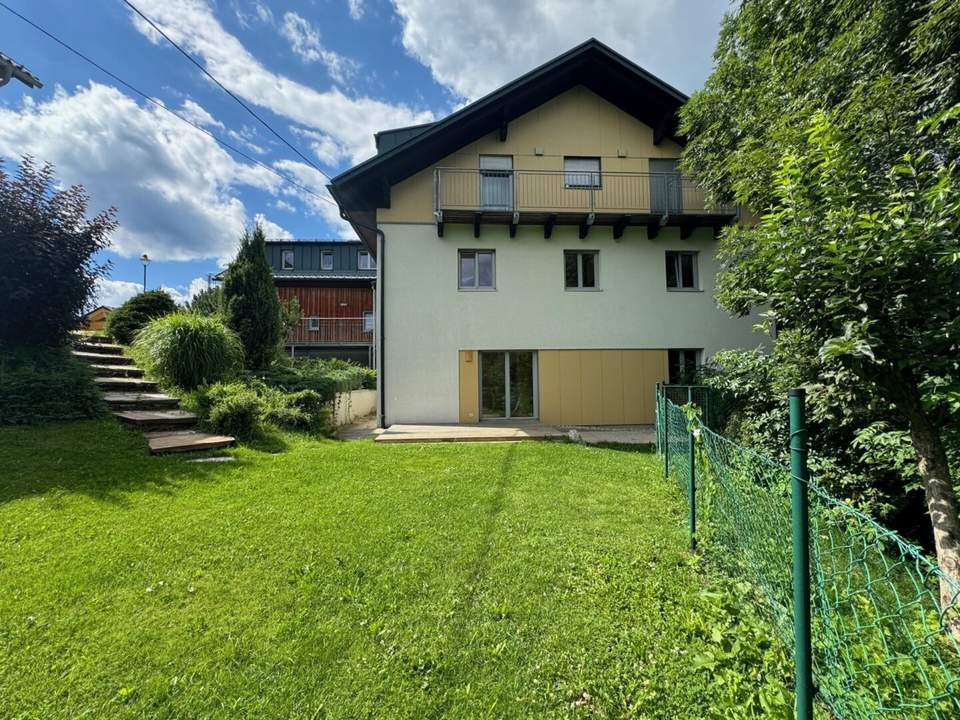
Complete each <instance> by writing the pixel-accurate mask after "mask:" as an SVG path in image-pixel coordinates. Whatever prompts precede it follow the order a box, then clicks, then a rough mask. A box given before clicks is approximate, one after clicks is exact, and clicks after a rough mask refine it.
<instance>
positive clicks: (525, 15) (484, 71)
mask: <svg viewBox="0 0 960 720" xmlns="http://www.w3.org/2000/svg"><path fill="white" fill-rule="evenodd" d="M393 4H394V8H395V9H396V12H397V14H398V15H399V16H400V19H401V21H402V23H403V38H402V39H403V46H404V47H405V48H406V50H407V51H408V52H409V53H410V54H411V55H412V56H413V57H415V58H416V59H417V60H419V61H420V62H422V63H423V64H424V65H426V66H427V67H429V68H430V70H431V72H432V73H433V76H434V78H435V79H436V80H437V82H439V83H441V84H442V85H445V86H446V87H448V88H450V89H451V90H452V91H453V92H454V93H455V94H456V95H458V96H459V97H461V98H465V99H476V98H478V97H480V96H482V95H484V94H486V93H488V92H490V91H491V90H495V89H496V88H498V87H500V86H501V85H503V84H505V83H507V82H509V81H511V80H513V79H514V78H516V77H517V76H519V75H521V74H523V73H524V72H526V71H528V70H531V69H533V68H534V67H536V66H537V65H540V64H542V63H544V62H546V61H547V60H550V59H551V58H553V57H555V56H557V55H559V54H560V53H562V52H565V51H567V50H569V49H570V48H572V47H574V46H575V45H578V44H580V43H582V42H583V41H584V40H586V39H587V38H589V37H591V36H592V37H596V38H597V39H599V40H600V41H602V42H604V43H606V44H608V45H610V46H611V47H612V48H613V49H614V50H616V51H618V52H620V53H623V54H624V55H626V56H627V57H628V58H630V59H631V60H633V61H634V62H636V63H638V64H639V65H641V66H643V67H645V68H646V69H647V70H649V71H650V72H652V73H653V74H654V75H657V76H658V77H660V78H662V79H663V80H665V81H667V82H669V83H671V84H675V85H677V86H678V87H680V89H681V90H685V91H688V92H689V91H692V90H693V89H695V88H696V87H699V85H700V84H701V83H702V82H703V80H704V79H705V78H706V76H707V74H708V73H709V71H710V67H711V57H712V54H713V49H714V46H715V44H716V38H717V32H718V30H719V22H720V18H721V17H722V15H723V13H724V12H725V11H726V10H729V9H730V7H731V4H730V0H697V2H681V1H680V0H536V2H516V0H486V1H485V2H477V1H476V0H444V2H436V0H393ZM478 28H483V32H478V31H477V29H478ZM521 29H522V30H521ZM680 48H682V50H681V49H680Z"/></svg>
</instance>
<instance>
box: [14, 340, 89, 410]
mask: <svg viewBox="0 0 960 720" xmlns="http://www.w3.org/2000/svg"><path fill="white" fill-rule="evenodd" d="M103 411H104V406H103V400H102V398H101V396H100V392H99V391H98V390H97V388H96V387H95V386H94V384H93V371H92V370H91V369H90V368H89V367H88V366H87V365H86V363H84V362H82V361H80V360H77V359H76V358H75V357H73V356H72V355H71V354H70V353H69V352H68V351H67V350H66V349H65V348H21V349H19V350H17V351H14V352H7V353H0V425H33V424H37V423H42V422H50V421H54V420H80V419H85V418H92V417H97V416H98V415H100V414H101V413H102V412H103Z"/></svg>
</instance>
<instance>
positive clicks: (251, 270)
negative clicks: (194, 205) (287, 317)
mask: <svg viewBox="0 0 960 720" xmlns="http://www.w3.org/2000/svg"><path fill="white" fill-rule="evenodd" d="M265 242H266V241H265V239H264V236H263V228H261V227H260V225H259V223H258V224H257V225H256V227H255V228H254V229H253V231H252V232H251V231H250V230H246V231H244V233H243V236H242V237H241V239H240V250H239V251H238V252H237V257H236V258H235V259H234V261H233V262H232V263H230V266H229V267H228V268H227V272H226V273H225V274H224V278H223V309H224V316H225V318H226V321H227V325H228V326H229V327H230V328H231V329H232V330H233V331H234V332H236V333H237V335H239V336H240V341H241V342H242V343H243V349H244V357H245V360H246V364H247V367H248V368H250V369H261V368H265V367H267V366H268V365H269V364H270V363H271V362H272V361H273V359H274V358H275V357H276V355H277V348H278V346H279V343H280V337H281V333H282V331H283V326H282V320H281V315H280V298H279V297H278V296H277V289H276V287H274V284H273V271H272V270H271V269H270V262H269V261H268V260H267V251H266V245H265Z"/></svg>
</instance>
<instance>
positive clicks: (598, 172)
mask: <svg viewBox="0 0 960 720" xmlns="http://www.w3.org/2000/svg"><path fill="white" fill-rule="evenodd" d="M567 163H571V164H573V165H576V164H577V163H581V164H584V165H586V164H587V163H590V164H591V167H582V168H577V167H572V168H571V167H568V166H567ZM593 164H596V169H594V168H593ZM602 177H603V171H602V169H601V166H600V158H599V157H596V156H592V155H566V156H564V158H563V186H564V187H565V188H568V189H571V190H599V189H600V187H601V185H602Z"/></svg>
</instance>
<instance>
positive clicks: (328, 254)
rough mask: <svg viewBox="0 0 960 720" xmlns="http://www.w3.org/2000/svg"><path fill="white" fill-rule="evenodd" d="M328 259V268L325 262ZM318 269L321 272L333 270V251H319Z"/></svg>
mask: <svg viewBox="0 0 960 720" xmlns="http://www.w3.org/2000/svg"><path fill="white" fill-rule="evenodd" d="M327 258H330V266H329V267H327V264H326V262H325V260H326V259H327ZM320 269H321V270H333V250H321V251H320Z"/></svg>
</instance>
